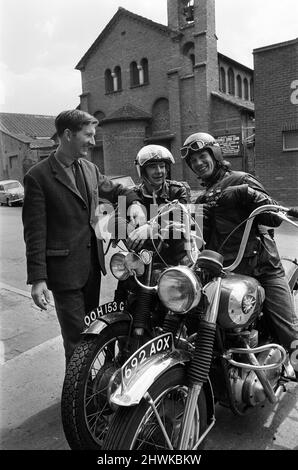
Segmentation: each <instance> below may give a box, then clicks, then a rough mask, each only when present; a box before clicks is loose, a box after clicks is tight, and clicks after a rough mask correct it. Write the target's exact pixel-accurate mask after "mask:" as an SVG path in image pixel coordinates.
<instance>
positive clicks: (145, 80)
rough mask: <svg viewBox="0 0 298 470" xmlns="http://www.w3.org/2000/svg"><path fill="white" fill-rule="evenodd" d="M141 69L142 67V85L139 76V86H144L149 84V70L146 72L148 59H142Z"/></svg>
mask: <svg viewBox="0 0 298 470" xmlns="http://www.w3.org/2000/svg"><path fill="white" fill-rule="evenodd" d="M141 67H142V73H143V83H141V76H140V77H139V78H140V84H141V85H142V84H144V85H146V84H147V83H149V70H148V59H146V58H144V59H142V60H141Z"/></svg>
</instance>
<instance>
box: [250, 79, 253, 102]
mask: <svg viewBox="0 0 298 470" xmlns="http://www.w3.org/2000/svg"><path fill="white" fill-rule="evenodd" d="M249 88H250V101H254V81H253V79H252V78H251V79H250V82H249Z"/></svg>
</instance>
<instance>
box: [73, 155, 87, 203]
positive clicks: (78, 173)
mask: <svg viewBox="0 0 298 470" xmlns="http://www.w3.org/2000/svg"><path fill="white" fill-rule="evenodd" d="M73 167H74V175H75V180H76V186H77V189H78V190H79V192H80V193H81V196H82V198H83V199H84V201H85V202H86V204H87V206H88V207H89V199H88V193H87V188H86V183H85V178H84V175H83V171H82V168H81V165H80V163H79V161H78V160H75V161H74V162H73Z"/></svg>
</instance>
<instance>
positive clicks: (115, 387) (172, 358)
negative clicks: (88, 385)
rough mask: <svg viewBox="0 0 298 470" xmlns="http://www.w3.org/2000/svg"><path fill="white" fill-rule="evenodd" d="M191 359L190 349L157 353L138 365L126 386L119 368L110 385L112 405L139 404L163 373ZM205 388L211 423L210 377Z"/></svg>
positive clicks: (212, 413) (208, 416)
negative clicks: (141, 364)
mask: <svg viewBox="0 0 298 470" xmlns="http://www.w3.org/2000/svg"><path fill="white" fill-rule="evenodd" d="M190 359H191V355H190V353H189V352H188V351H185V350H177V349H174V351H172V352H171V353H164V354H159V355H156V356H154V357H152V358H151V359H150V360H149V361H148V362H146V363H145V364H144V365H143V366H141V367H138V369H137V371H136V373H135V374H134V375H133V377H132V380H131V381H130V382H129V384H128V386H124V384H123V382H122V375H121V369H118V370H117V372H116V373H115V375H114V377H113V378H112V382H113V383H110V386H109V396H108V400H109V401H110V403H111V406H112V407H113V408H114V407H115V405H116V407H117V406H134V405H138V404H139V403H140V401H141V400H142V398H143V397H144V395H145V393H146V392H148V390H149V388H150V387H151V385H153V383H154V382H155V381H156V380H157V379H158V378H159V377H160V376H161V375H162V374H164V373H165V372H166V371H167V370H169V369H172V368H173V367H175V366H176V365H178V364H185V363H186V362H189V361H190ZM203 389H204V392H205V397H206V408H207V423H208V424H211V423H212V421H214V419H215V416H214V415H215V409H214V394H213V388H212V384H211V382H210V379H209V377H208V380H207V382H205V383H204V385H203Z"/></svg>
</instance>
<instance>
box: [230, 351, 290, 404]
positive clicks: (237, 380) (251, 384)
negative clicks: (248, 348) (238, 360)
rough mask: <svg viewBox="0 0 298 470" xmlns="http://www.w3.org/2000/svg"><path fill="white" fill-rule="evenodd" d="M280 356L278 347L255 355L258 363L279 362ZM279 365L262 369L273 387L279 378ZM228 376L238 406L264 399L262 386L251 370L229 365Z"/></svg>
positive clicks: (259, 401)
mask: <svg viewBox="0 0 298 470" xmlns="http://www.w3.org/2000/svg"><path fill="white" fill-rule="evenodd" d="M242 357H243V356H242ZM280 358H281V352H280V351H279V350H278V349H270V350H268V351H263V352H262V353H260V354H258V355H257V359H258V361H259V363H260V365H264V364H266V365H269V364H273V363H276V362H279V361H280ZM281 367H282V366H280V367H277V368H275V369H269V370H266V371H264V374H265V375H266V378H267V380H268V381H269V382H270V384H271V386H272V388H273V389H274V388H275V386H276V384H277V382H278V380H279V378H280V374H281ZM229 378H230V384H231V389H232V392H233V396H234V398H235V402H236V403H235V404H236V405H237V407H238V408H242V407H247V406H249V407H253V406H256V405H257V404H258V403H261V402H262V401H264V400H265V399H266V394H265V391H264V388H263V386H262V384H261V382H260V381H259V379H258V377H257V375H256V373H255V372H254V371H253V370H251V371H249V370H244V369H239V368H238V367H231V368H230V370H229Z"/></svg>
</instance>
